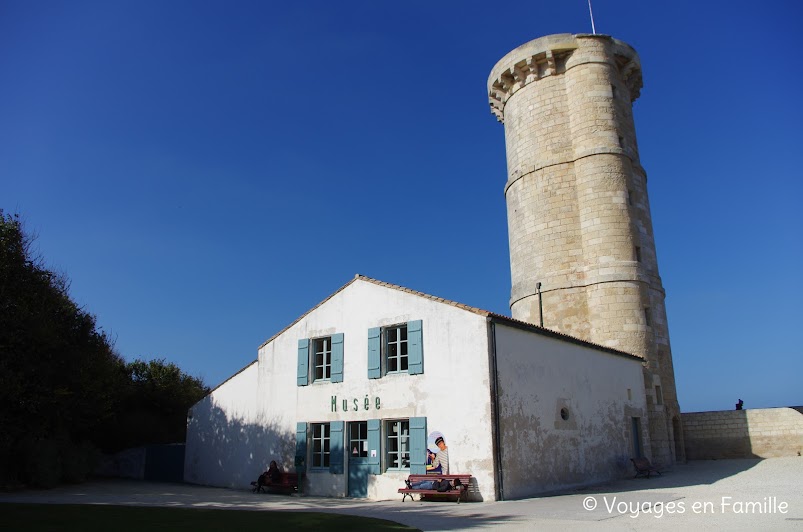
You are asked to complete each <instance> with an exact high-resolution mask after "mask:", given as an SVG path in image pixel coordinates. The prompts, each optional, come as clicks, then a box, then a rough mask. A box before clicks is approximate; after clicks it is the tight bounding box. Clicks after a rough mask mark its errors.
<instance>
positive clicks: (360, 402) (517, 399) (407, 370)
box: [184, 275, 650, 501]
mask: <svg viewBox="0 0 803 532" xmlns="http://www.w3.org/2000/svg"><path fill="white" fill-rule="evenodd" d="M643 363H644V359H643V358H642V357H640V356H636V355H631V354H628V353H625V352H622V351H618V350H616V349H611V348H608V347H603V346H600V345H596V344H593V343H589V342H586V341H583V340H579V339H576V338H573V337H570V336H566V335H564V334H561V333H558V332H555V331H551V330H547V329H544V328H541V327H539V326H536V325H533V324H529V323H525V322H522V321H518V320H515V319H512V318H509V317H505V316H502V315H499V314H495V313H492V312H488V311H484V310H481V309H478V308H473V307H470V306H467V305H463V304H460V303H456V302H453V301H448V300H444V299H441V298H437V297H433V296H430V295H427V294H423V293H420V292H416V291H413V290H410V289H407V288H403V287H400V286H396V285H392V284H388V283H384V282H381V281H377V280H375V279H371V278H368V277H364V276H361V275H357V276H356V277H355V278H354V279H352V280H351V281H350V282H348V283H347V284H346V285H345V286H343V287H342V288H340V289H339V290H337V291H336V292H335V293H334V294H332V295H331V296H329V297H328V298H326V299H325V300H324V301H322V302H321V303H320V304H318V305H317V306H316V307H314V308H313V309H311V310H309V311H308V312H307V313H305V314H304V315H303V316H301V317H299V318H298V319H297V320H296V321H295V322H293V323H292V324H290V325H289V326H288V327H287V328H285V329H284V330H282V331H280V332H279V333H278V334H276V335H275V336H273V337H272V338H270V339H269V340H267V341H266V342H265V343H264V344H263V345H262V346H260V347H259V351H258V358H257V360H256V361H254V362H253V363H251V364H250V365H248V366H246V367H245V368H243V369H242V370H240V371H239V372H238V373H236V374H235V375H233V376H232V377H231V378H229V379H228V380H227V381H225V382H224V383H222V384H221V385H220V386H218V387H217V388H216V389H214V390H213V391H212V392H211V393H210V394H209V395H208V396H206V397H205V398H204V399H202V400H201V401H199V402H198V403H197V404H195V405H194V406H193V407H192V408H191V410H190V411H189V413H188V423H187V444H186V456H185V471H184V477H185V480H186V481H187V482H191V483H195V484H202V485H210V486H224V487H232V488H247V487H249V483H250V481H252V480H255V479H256V477H257V476H258V475H259V473H260V472H261V471H264V470H265V467H266V466H267V464H268V463H269V462H270V461H271V460H276V461H277V462H278V463H279V465H280V468H282V469H284V470H285V471H289V472H294V471H298V472H299V473H301V474H303V480H302V482H301V487H300V488H301V492H302V493H304V494H307V495H316V496H329V497H366V498H369V499H392V498H396V497H399V495H398V494H397V489H398V488H400V487H403V486H404V479H406V478H407V476H408V475H409V474H414V473H422V474H423V473H425V471H426V461H427V449H428V448H429V449H433V450H436V449H435V446H434V439H435V437H436V436H439V435H440V436H442V437H443V438H444V439H445V442H446V444H447V446H448V450H449V469H450V473H452V474H455V473H461V474H471V475H472V476H473V477H474V479H473V481H472V486H471V490H470V493H471V497H472V498H473V499H474V500H485V501H489V500H503V499H516V498H522V497H527V496H530V495H534V494H538V493H545V492H550V491H555V490H559V489H565V488H571V487H576V486H582V485H588V484H593V483H599V482H604V481H607V480H611V479H613V478H620V477H622V476H623V475H624V474H626V472H627V471H628V466H630V462H629V458H631V457H633V456H639V455H640V454H641V450H642V449H649V445H650V442H649V434H648V431H647V430H646V429H643V428H642V424H646V422H647V419H646V416H647V404H646V398H645V391H644V377H643V374H642V365H643Z"/></svg>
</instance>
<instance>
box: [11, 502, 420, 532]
mask: <svg viewBox="0 0 803 532" xmlns="http://www.w3.org/2000/svg"><path fill="white" fill-rule="evenodd" d="M0 515H2V518H0V522H2V524H3V528H4V529H5V530H25V531H26V532H39V531H59V532H61V531H63V530H81V531H82V532H94V531H97V532H108V531H110V530H114V531H115V532H127V531H131V532H142V531H143V530H148V531H152V530H164V531H166V532H167V531H183V530H186V531H188V532H190V531H191V532H203V531H207V530H209V531H212V530H216V531H218V530H224V531H234V530H260V531H264V530H283V531H285V532H287V531H290V530H344V531H352V530H366V531H368V530H370V531H374V530H376V531H384V530H392V531H402V530H405V531H409V530H417V529H415V528H411V527H408V526H406V525H402V524H399V523H394V522H393V521H386V520H384V519H374V518H373V517H358V516H354V515H342V514H327V513H319V512H277V511H261V510H260V511H250V510H209V509H201V508H198V509H196V508H161V507H149V506H101V505H93V504H17V503H0Z"/></svg>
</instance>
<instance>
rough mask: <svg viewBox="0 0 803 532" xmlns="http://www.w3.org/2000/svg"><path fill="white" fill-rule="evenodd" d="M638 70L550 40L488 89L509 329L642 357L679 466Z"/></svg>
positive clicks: (504, 62)
mask: <svg viewBox="0 0 803 532" xmlns="http://www.w3.org/2000/svg"><path fill="white" fill-rule="evenodd" d="M641 87H642V78H641V65H640V61H639V58H638V54H637V53H636V51H635V50H634V49H633V48H631V47H630V46H629V45H627V44H625V43H623V42H621V41H618V40H616V39H614V38H612V37H609V36H606V35H587V34H581V35H571V34H558V35H549V36H546V37H542V38H539V39H536V40H534V41H530V42H528V43H526V44H524V45H522V46H520V47H518V48H516V49H515V50H513V51H512V52H510V53H509V54H507V55H506V56H505V57H503V58H502V59H501V60H500V61H499V62H498V63H497V64H496V66H495V67H494V68H493V70H492V71H491V75H490V77H489V79H488V98H489V102H490V105H491V112H492V113H493V114H494V115H495V116H496V117H497V119H498V120H499V121H500V122H503V123H504V125H505V146H506V150H507V163H508V179H507V183H506V185H505V199H506V202H507V210H508V233H509V239H510V270H511V280H512V288H511V299H510V308H511V313H512V315H513V317H514V318H516V319H519V320H522V321H527V322H530V323H534V324H541V323H543V326H544V327H546V328H549V329H554V330H558V331H560V332H563V333H566V334H570V335H573V336H577V337H579V338H583V339H586V340H589V341H592V342H595V343H598V344H602V345H606V346H609V347H614V348H616V349H621V350H624V351H628V352H631V353H635V354H639V355H642V356H644V357H645V359H646V360H647V363H646V365H645V370H644V379H645V391H646V394H647V401H648V405H649V408H650V411H649V413H648V414H649V416H648V417H649V439H650V442H651V451H652V453H651V454H652V457H653V458H654V459H655V460H657V461H659V462H661V463H663V464H670V463H672V462H674V461H675V460H681V461H682V460H684V458H683V455H684V450H683V444H682V433H681V431H682V428H681V426H680V410H679V407H678V403H677V397H676V392H675V380H674V370H673V367H672V356H671V351H670V348H669V332H668V327H667V323H666V311H665V305H664V295H665V294H664V289H663V287H662V284H661V278H660V276H659V275H658V260H657V256H656V252H655V242H654V238H653V230H652V221H651V216H650V208H649V201H648V198H647V176H646V173H645V171H644V169H643V168H642V166H641V164H640V162H639V154H638V144H637V141H636V131H635V125H634V121H633V110H632V103H633V102H634V101H635V100H636V98H638V96H639V94H640V91H641Z"/></svg>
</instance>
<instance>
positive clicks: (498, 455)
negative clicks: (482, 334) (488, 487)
mask: <svg viewBox="0 0 803 532" xmlns="http://www.w3.org/2000/svg"><path fill="white" fill-rule="evenodd" d="M488 366H489V369H490V371H491V375H490V377H491V378H490V381H491V439H492V441H493V467H494V480H495V482H494V484H496V490H495V491H496V493H495V495H496V500H498V501H504V500H505V490H504V483H503V481H504V476H503V474H502V442H501V434H500V431H499V385H498V381H499V376H498V373H497V367H496V325H495V324H494V322H493V318H490V317H489V318H488Z"/></svg>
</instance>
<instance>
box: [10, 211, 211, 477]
mask: <svg viewBox="0 0 803 532" xmlns="http://www.w3.org/2000/svg"><path fill="white" fill-rule="evenodd" d="M68 288H69V283H68V281H67V278H66V277H65V276H63V275H58V274H56V273H54V272H52V271H50V270H48V269H47V268H45V266H44V263H43V260H42V259H41V258H40V257H36V256H34V255H33V253H32V251H31V238H30V237H29V236H28V235H26V234H25V232H24V231H23V229H22V225H21V223H20V221H19V217H18V216H11V215H6V214H5V213H3V211H2V210H0V485H14V484H29V485H35V486H42V487H51V486H55V485H56V484H58V483H59V482H81V481H83V480H84V479H85V478H86V477H87V475H88V474H89V473H90V472H91V471H92V468H93V466H94V462H95V460H96V457H97V455H98V453H99V451H106V452H112V451H117V450H120V449H124V448H127V447H133V446H137V445H142V444H145V443H174V442H179V441H184V437H185V435H184V430H185V422H186V418H185V416H186V412H187V409H188V408H189V407H190V406H191V405H192V404H194V403H195V402H196V401H198V400H199V399H200V398H201V397H203V396H204V395H206V394H207V393H208V391H209V390H208V388H207V387H206V386H205V385H204V384H203V382H201V381H200V380H199V379H196V378H193V377H190V376H187V375H185V374H184V373H183V372H181V370H180V369H179V368H178V367H177V366H175V365H174V364H170V363H167V362H165V360H164V359H160V360H153V361H150V362H144V361H141V360H137V361H134V362H130V363H126V362H125V361H124V360H123V359H122V358H121V357H120V355H119V354H117V352H116V351H115V350H114V346H113V342H112V341H111V340H110V338H109V337H108V335H107V334H106V333H105V332H103V331H101V330H99V329H98V327H97V324H96V321H95V317H94V316H92V315H91V314H89V313H88V312H86V311H85V310H83V309H81V308H80V307H78V306H77V305H76V304H75V303H74V302H73V301H72V299H70V297H69V293H68ZM137 420H142V421H141V422H138V421H137Z"/></svg>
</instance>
